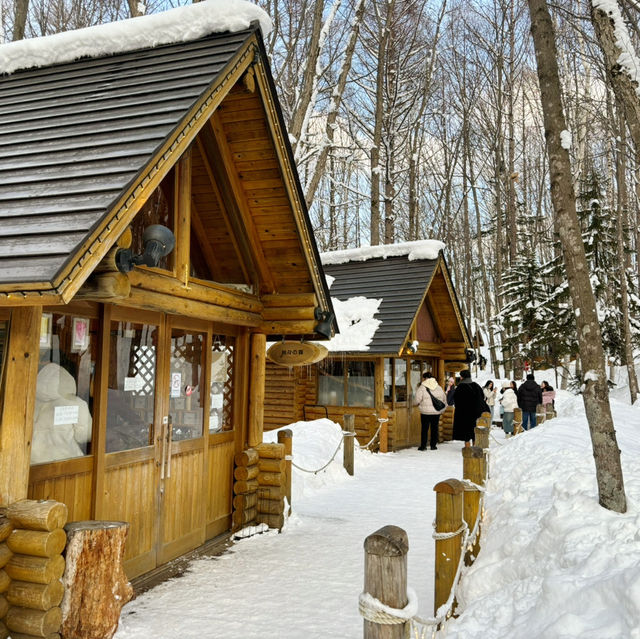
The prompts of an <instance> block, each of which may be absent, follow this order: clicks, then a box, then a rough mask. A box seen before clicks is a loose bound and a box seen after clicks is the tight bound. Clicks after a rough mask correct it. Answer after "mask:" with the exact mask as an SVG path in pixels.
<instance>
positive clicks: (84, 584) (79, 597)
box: [61, 521, 133, 639]
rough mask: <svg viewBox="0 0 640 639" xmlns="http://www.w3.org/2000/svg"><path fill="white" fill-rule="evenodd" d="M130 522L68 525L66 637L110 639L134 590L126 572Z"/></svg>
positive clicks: (86, 522) (65, 583)
mask: <svg viewBox="0 0 640 639" xmlns="http://www.w3.org/2000/svg"><path fill="white" fill-rule="evenodd" d="M128 528H129V524H127V523H124V522H119V521H115V522H114V521H112V522H107V521H77V522H73V523H71V524H67V526H66V527H65V530H66V531H67V539H68V543H67V552H66V562H67V567H66V570H65V573H64V578H63V582H64V586H65V594H64V599H63V600H62V606H61V607H62V636H63V637H64V639H110V638H111V637H113V635H114V634H115V632H116V630H117V629H118V622H119V619H120V610H121V608H122V606H124V604H126V603H127V601H129V600H130V599H131V596H132V594H133V590H132V588H131V584H130V583H129V581H128V580H127V577H126V575H125V574H124V570H123V568H122V557H123V555H124V544H125V539H126V536H127V529H128Z"/></svg>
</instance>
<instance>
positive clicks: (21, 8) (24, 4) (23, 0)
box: [13, 0, 29, 41]
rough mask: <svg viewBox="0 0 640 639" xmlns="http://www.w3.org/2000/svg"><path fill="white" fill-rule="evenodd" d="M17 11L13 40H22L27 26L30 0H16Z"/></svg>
mask: <svg viewBox="0 0 640 639" xmlns="http://www.w3.org/2000/svg"><path fill="white" fill-rule="evenodd" d="M14 7H15V13H14V21H13V40H14V41H15V40H22V39H23V38H24V31H25V28H26V26H27V15H28V13H29V0H15V1H14Z"/></svg>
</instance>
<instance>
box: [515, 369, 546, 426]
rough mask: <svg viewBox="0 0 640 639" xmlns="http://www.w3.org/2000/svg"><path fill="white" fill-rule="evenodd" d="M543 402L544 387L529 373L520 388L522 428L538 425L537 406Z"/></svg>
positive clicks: (519, 402) (519, 403)
mask: <svg viewBox="0 0 640 639" xmlns="http://www.w3.org/2000/svg"><path fill="white" fill-rule="evenodd" d="M538 404H542V389H541V388H540V386H539V385H538V384H537V382H536V380H535V379H534V377H533V373H529V374H528V375H527V379H526V381H525V382H524V383H523V384H522V385H521V386H520V388H519V389H518V406H520V408H521V409H522V428H524V430H529V428H530V427H531V428H535V425H536V407H537V406H538Z"/></svg>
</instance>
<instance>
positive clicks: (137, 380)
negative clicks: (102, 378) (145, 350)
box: [124, 375, 144, 391]
mask: <svg viewBox="0 0 640 639" xmlns="http://www.w3.org/2000/svg"><path fill="white" fill-rule="evenodd" d="M143 386H144V380H143V379H142V377H140V376H139V375H136V376H135V377H125V378H124V390H125V391H141V390H142V387H143Z"/></svg>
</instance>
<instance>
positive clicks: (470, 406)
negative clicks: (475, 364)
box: [453, 370, 486, 443]
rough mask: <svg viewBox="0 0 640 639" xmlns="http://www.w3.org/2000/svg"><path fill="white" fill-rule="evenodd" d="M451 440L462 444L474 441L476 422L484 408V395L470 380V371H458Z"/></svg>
mask: <svg viewBox="0 0 640 639" xmlns="http://www.w3.org/2000/svg"><path fill="white" fill-rule="evenodd" d="M453 404H454V406H455V411H454V413H453V438H454V439H459V440H462V441H463V442H465V443H466V442H469V441H471V442H473V441H475V427H476V420H477V419H478V417H480V415H481V414H482V412H483V411H484V410H485V408H486V403H485V401H484V393H483V391H482V388H481V386H480V385H479V384H476V383H475V382H474V381H472V379H471V371H469V370H463V371H460V383H459V384H458V385H457V386H456V391H455V393H454V394H453Z"/></svg>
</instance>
